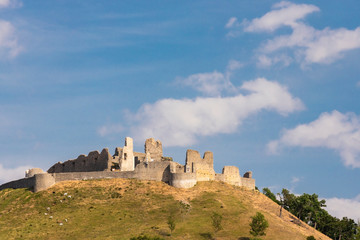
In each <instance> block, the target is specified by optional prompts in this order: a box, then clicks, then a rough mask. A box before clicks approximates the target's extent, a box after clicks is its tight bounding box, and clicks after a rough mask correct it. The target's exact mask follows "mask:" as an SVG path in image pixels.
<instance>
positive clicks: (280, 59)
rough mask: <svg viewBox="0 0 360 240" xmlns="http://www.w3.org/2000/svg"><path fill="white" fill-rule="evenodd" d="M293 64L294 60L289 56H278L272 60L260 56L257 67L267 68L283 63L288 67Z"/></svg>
mask: <svg viewBox="0 0 360 240" xmlns="http://www.w3.org/2000/svg"><path fill="white" fill-rule="evenodd" d="M291 62H292V58H291V57H289V56H287V55H284V54H283V55H278V56H275V57H273V58H270V57H268V56H266V55H260V56H259V57H258V62H257V64H256V65H257V66H258V67H263V68H267V67H270V66H272V65H274V64H277V63H282V65H283V66H285V67H287V66H289V65H290V63H291Z"/></svg>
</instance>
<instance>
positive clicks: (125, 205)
mask: <svg viewBox="0 0 360 240" xmlns="http://www.w3.org/2000/svg"><path fill="white" fill-rule="evenodd" d="M214 212H216V213H218V214H220V215H221V216H222V227H223V229H222V230H220V231H218V232H216V233H214V229H213V227H212V224H211V215H212V214H213V213H214ZM256 212H261V213H262V214H264V215H265V218H266V219H267V220H268V222H269V228H268V229H267V231H266V236H265V237H263V239H277V240H281V239H284V240H289V239H291V240H300V239H301V240H304V239H306V237H307V236H310V235H313V236H314V237H315V238H316V239H317V240H319V239H323V240H325V239H330V238H328V237H327V236H325V235H323V234H321V233H319V232H317V231H316V230H314V229H313V228H311V227H309V226H308V225H306V224H305V223H302V222H297V221H295V222H297V223H294V219H295V218H294V216H293V215H291V214H290V213H288V212H287V211H285V210H283V213H282V217H281V218H280V217H279V205H277V204H276V203H274V202H273V201H272V200H270V199H269V198H267V197H266V196H265V195H263V194H261V193H259V192H258V191H250V190H246V189H243V188H239V187H235V186H230V185H228V184H225V183H221V182H199V183H198V184H197V185H196V186H195V187H193V188H191V189H177V188H174V187H171V186H169V185H167V184H165V183H162V182H153V181H140V180H134V179H106V180H105V179H104V180H88V181H67V182H62V183H59V184H56V185H55V186H53V187H52V188H50V189H48V190H46V191H42V192H38V193H33V192H31V191H29V190H27V189H16V190H13V189H5V190H2V191H0V239H129V238H131V237H134V236H138V235H140V234H146V235H148V236H159V237H161V238H164V239H212V238H216V239H243V240H245V239H248V238H250V237H251V235H250V233H249V230H250V227H249V223H250V221H251V216H253V215H255V214H256ZM170 215H172V216H173V218H174V221H175V225H176V227H175V230H174V231H173V233H172V235H171V236H170V230H169V227H168V224H167V222H168V219H169V216H170Z"/></svg>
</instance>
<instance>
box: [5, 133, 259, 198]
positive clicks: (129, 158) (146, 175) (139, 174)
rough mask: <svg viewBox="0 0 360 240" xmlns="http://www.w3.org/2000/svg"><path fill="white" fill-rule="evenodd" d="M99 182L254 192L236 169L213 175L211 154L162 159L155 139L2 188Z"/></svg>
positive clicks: (34, 173) (32, 173)
mask: <svg viewBox="0 0 360 240" xmlns="http://www.w3.org/2000/svg"><path fill="white" fill-rule="evenodd" d="M99 178H135V179H141V180H153V181H162V182H165V183H167V184H169V185H171V186H174V187H177V188H191V187H193V186H194V185H195V184H196V183H197V182H198V181H222V182H226V183H228V184H231V185H235V186H242V187H246V188H248V189H255V179H253V178H252V172H246V173H245V174H244V176H243V177H241V175H240V173H239V169H238V168H237V167H235V166H225V167H224V168H223V170H222V173H215V171H214V158H213V153H212V152H209V151H207V152H205V153H204V155H203V157H201V156H200V153H199V152H198V151H195V150H190V149H189V150H187V151H186V160H185V165H181V164H180V163H177V162H174V161H173V160H172V158H171V157H164V156H163V151H162V143H161V142H160V141H156V140H155V139H154V138H149V139H147V140H146V141H145V150H144V153H140V152H134V150H133V139H132V138H130V137H126V138H125V145H124V147H123V148H120V147H117V148H116V149H115V154H114V155H111V154H110V153H109V150H108V149H107V148H104V149H103V150H102V151H101V153H100V152H98V151H93V152H90V153H89V154H88V155H87V156H86V155H80V156H78V157H77V158H76V159H73V160H68V161H65V162H63V163H62V162H58V163H56V164H54V165H53V166H51V167H50V168H49V170H48V171H47V172H44V171H42V170H41V169H39V168H33V169H29V170H27V171H26V173H25V178H22V179H19V180H16V181H12V182H9V183H5V184H3V185H1V186H0V190H2V189H5V188H31V189H33V191H34V192H38V191H41V190H45V189H47V188H49V187H51V186H52V185H54V184H55V183H57V182H61V181H66V180H86V179H99Z"/></svg>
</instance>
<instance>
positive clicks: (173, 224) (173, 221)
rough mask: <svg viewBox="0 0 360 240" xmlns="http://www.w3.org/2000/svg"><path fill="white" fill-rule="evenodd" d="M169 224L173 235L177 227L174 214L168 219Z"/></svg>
mask: <svg viewBox="0 0 360 240" xmlns="http://www.w3.org/2000/svg"><path fill="white" fill-rule="evenodd" d="M167 224H168V227H169V229H170V231H171V234H172V232H173V231H174V230H175V227H176V224H175V219H174V215H173V214H170V216H169V217H168V221H167Z"/></svg>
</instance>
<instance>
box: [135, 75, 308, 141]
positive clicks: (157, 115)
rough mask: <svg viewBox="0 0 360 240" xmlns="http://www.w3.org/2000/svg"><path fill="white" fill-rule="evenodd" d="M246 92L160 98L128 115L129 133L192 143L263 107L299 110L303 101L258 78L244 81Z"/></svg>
mask: <svg viewBox="0 0 360 240" xmlns="http://www.w3.org/2000/svg"><path fill="white" fill-rule="evenodd" d="M240 89H241V90H243V91H247V92H249V94H247V95H243V94H238V95H236V96H232V97H209V98H202V97H198V98H196V99H171V98H169V99H162V100H159V101H157V102H155V103H153V104H144V105H143V106H142V107H141V108H140V109H139V110H138V112H137V113H136V114H134V115H133V116H131V119H130V120H131V122H133V123H134V125H133V127H132V128H131V131H132V135H133V136H135V138H137V139H139V140H140V139H141V140H142V139H145V138H148V137H155V138H159V139H163V141H164V142H165V143H166V144H167V145H170V146H186V145H190V144H193V143H195V142H196V141H197V138H198V137H200V136H210V135H215V134H219V133H232V132H235V131H236V130H237V127H238V126H239V125H241V123H242V121H243V120H244V119H245V118H247V117H249V116H250V115H252V114H256V113H257V112H259V111H262V110H272V111H276V112H278V113H280V114H282V115H287V114H288V113H291V112H294V111H298V110H302V109H303V108H304V106H303V104H302V102H301V101H300V99H298V98H294V97H293V96H292V95H291V94H290V93H289V92H288V91H287V89H286V87H284V86H282V85H280V84H279V83H277V82H272V81H268V80H267V79H264V78H258V79H256V80H253V81H248V82H245V83H244V84H243V85H242V86H241V87H240Z"/></svg>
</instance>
